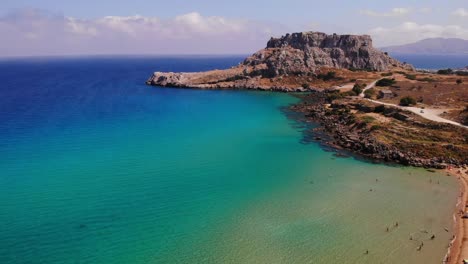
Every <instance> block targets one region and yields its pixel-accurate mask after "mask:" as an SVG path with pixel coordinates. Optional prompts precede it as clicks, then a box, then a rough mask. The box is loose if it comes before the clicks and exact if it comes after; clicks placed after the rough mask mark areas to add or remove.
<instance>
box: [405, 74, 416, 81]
mask: <svg viewBox="0 0 468 264" xmlns="http://www.w3.org/2000/svg"><path fill="white" fill-rule="evenodd" d="M405 77H406V79H408V80H416V75H414V74H405Z"/></svg>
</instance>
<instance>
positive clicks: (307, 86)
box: [302, 83, 310, 89]
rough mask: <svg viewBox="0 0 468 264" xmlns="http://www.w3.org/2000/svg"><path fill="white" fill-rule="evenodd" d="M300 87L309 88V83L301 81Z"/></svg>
mask: <svg viewBox="0 0 468 264" xmlns="http://www.w3.org/2000/svg"><path fill="white" fill-rule="evenodd" d="M302 88H304V89H309V88H310V85H309V84H308V83H303V84H302Z"/></svg>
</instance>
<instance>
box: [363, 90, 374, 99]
mask: <svg viewBox="0 0 468 264" xmlns="http://www.w3.org/2000/svg"><path fill="white" fill-rule="evenodd" d="M374 95H375V90H374V89H368V90H366V91H364V97H365V98H372V96H374Z"/></svg>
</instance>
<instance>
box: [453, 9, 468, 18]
mask: <svg viewBox="0 0 468 264" xmlns="http://www.w3.org/2000/svg"><path fill="white" fill-rule="evenodd" d="M453 14H454V15H456V16H459V17H468V10H467V9H465V8H458V9H457V10H455V11H454V12H453Z"/></svg>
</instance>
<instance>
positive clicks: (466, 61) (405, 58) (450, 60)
mask: <svg viewBox="0 0 468 264" xmlns="http://www.w3.org/2000/svg"><path fill="white" fill-rule="evenodd" d="M390 55H391V56H392V57H394V58H396V59H398V60H399V61H402V62H408V63H410V64H412V65H413V66H414V67H416V68H418V69H430V70H435V69H447V68H452V69H458V68H463V67H466V66H468V54H465V55H419V54H418V55H415V54H390Z"/></svg>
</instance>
